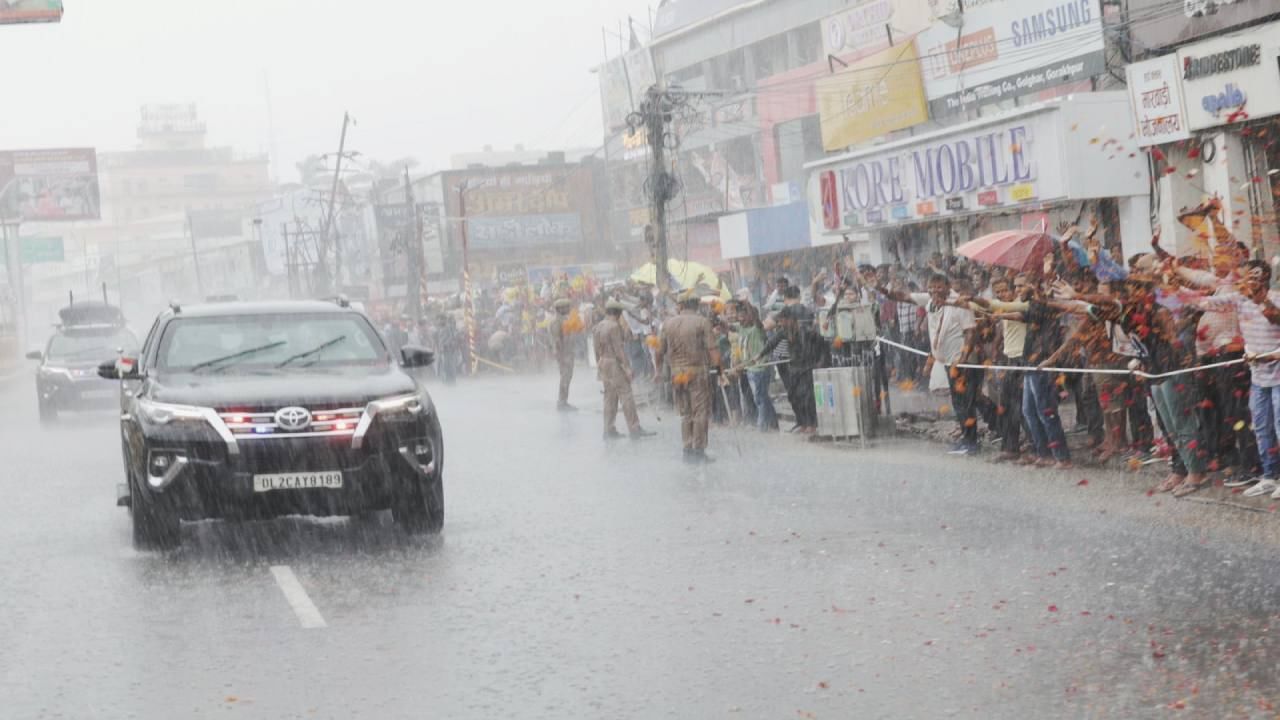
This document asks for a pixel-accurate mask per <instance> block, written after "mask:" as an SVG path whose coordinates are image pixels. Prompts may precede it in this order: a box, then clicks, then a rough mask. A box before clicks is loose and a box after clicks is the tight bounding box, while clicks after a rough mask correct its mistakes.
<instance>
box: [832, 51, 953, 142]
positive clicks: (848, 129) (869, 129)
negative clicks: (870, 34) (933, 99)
mask: <svg viewBox="0 0 1280 720" xmlns="http://www.w3.org/2000/svg"><path fill="white" fill-rule="evenodd" d="M918 60H919V58H918V57H917V56H916V48H915V45H914V44H913V43H905V44H903V45H900V46H895V47H891V48H887V49H885V50H881V51H880V52H877V53H874V54H872V55H868V56H867V57H865V58H863V59H862V60H860V61H858V62H856V63H854V64H853V65H851V66H850V67H849V68H848V69H847V70H844V71H842V72H839V73H837V74H835V75H831V76H828V77H824V78H822V79H821V80H818V81H817V82H816V83H815V92H816V93H817V96H818V117H819V120H820V121H821V123H822V146H823V148H825V149H826V150H828V151H832V150H841V149H844V148H847V147H849V146H851V145H857V144H859V143H862V142H865V141H867V140H870V139H871V138H875V137H879V136H881V135H887V134H889V133H891V132H893V131H894V130H901V129H903V128H908V127H911V126H912V125H918V124H920V123H922V122H925V121H926V120H928V119H929V110H928V107H927V104H926V102H925V98H924V86H923V84H922V83H921V81H920V64H919V61H918Z"/></svg>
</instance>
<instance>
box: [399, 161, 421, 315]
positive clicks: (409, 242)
mask: <svg viewBox="0 0 1280 720" xmlns="http://www.w3.org/2000/svg"><path fill="white" fill-rule="evenodd" d="M404 203H405V211H406V212H408V213H409V222H407V223H405V225H404V226H403V227H402V228H401V231H400V233H401V234H400V236H401V237H402V238H404V254H405V256H406V257H407V259H408V261H409V270H408V277H407V279H406V282H405V295H406V296H407V297H406V298H405V299H406V300H408V301H409V308H408V310H409V317H411V318H413V322H414V327H417V326H418V323H420V322H422V276H421V267H422V264H421V263H420V262H419V260H420V259H421V255H422V220H421V219H420V218H419V217H418V206H417V205H416V204H415V203H414V201H413V182H412V181H410V180H409V166H408V165H405V166H404Z"/></svg>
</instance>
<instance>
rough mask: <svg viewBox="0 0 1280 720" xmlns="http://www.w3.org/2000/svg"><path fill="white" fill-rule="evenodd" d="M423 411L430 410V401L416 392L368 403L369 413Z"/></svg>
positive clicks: (420, 412)
mask: <svg viewBox="0 0 1280 720" xmlns="http://www.w3.org/2000/svg"><path fill="white" fill-rule="evenodd" d="M424 412H426V413H429V412H431V401H430V400H426V399H424V398H423V397H422V396H421V395H419V394H417V393H411V394H409V395H397V396H395V397H389V398H385V399H383V400H374V401H373V402H371V403H369V413H370V414H371V415H389V414H395V413H409V414H410V415H421V414H422V413H424Z"/></svg>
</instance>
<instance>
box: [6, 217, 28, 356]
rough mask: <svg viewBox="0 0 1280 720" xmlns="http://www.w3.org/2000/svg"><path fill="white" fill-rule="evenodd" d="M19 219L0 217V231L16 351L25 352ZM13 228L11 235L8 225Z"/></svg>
mask: <svg viewBox="0 0 1280 720" xmlns="http://www.w3.org/2000/svg"><path fill="white" fill-rule="evenodd" d="M20 222H21V221H14V222H9V221H8V220H5V219H4V218H0V233H2V234H3V238H4V258H5V267H6V269H7V270H8V274H9V290H10V291H12V293H13V297H14V306H15V307H14V309H15V310H16V311H17V312H15V313H14V325H15V327H14V335H15V336H16V337H17V340H18V351H19V352H20V353H21V352H25V350H23V348H25V347H26V346H27V290H26V287H25V282H24V278H23V274H22V240H21V239H20V238H19V237H18V232H17V228H19V227H20ZM10 226H12V227H13V228H14V232H13V234H12V235H10V233H9V227H10Z"/></svg>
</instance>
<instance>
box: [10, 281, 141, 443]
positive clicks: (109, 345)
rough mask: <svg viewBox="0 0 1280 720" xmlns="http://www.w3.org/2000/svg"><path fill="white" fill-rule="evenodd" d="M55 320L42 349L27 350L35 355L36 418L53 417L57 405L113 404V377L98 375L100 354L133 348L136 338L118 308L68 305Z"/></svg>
mask: <svg viewBox="0 0 1280 720" xmlns="http://www.w3.org/2000/svg"><path fill="white" fill-rule="evenodd" d="M58 315H59V317H60V319H61V320H62V322H61V323H60V324H59V325H58V327H57V329H56V330H55V331H54V333H53V335H52V336H50V337H49V342H47V343H45V347H44V350H43V351H40V350H33V351H32V352H29V353H27V357H28V358H29V359H31V360H39V361H40V367H39V368H37V370H36V401H37V403H38V404H39V408H40V422H42V423H50V422H53V421H54V420H57V419H58V413H59V412H60V411H63V410H88V409H93V408H113V407H115V406H116V405H117V404H118V403H119V402H120V389H119V387H117V384H116V383H109V382H104V381H103V380H102V378H100V377H98V373H97V367H98V363H99V362H101V361H102V358H103V357H107V356H111V355H115V354H118V353H124V354H128V355H132V354H134V353H136V352H137V351H138V340H137V338H135V337H134V336H133V333H131V332H129V330H128V329H127V328H126V327H125V323H124V316H123V315H121V314H120V309H119V308H117V307H115V306H112V305H107V304H105V303H98V302H87V303H86V302H82V303H74V304H72V305H68V306H67V307H65V308H63V309H62V310H60V311H59V312H58Z"/></svg>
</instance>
